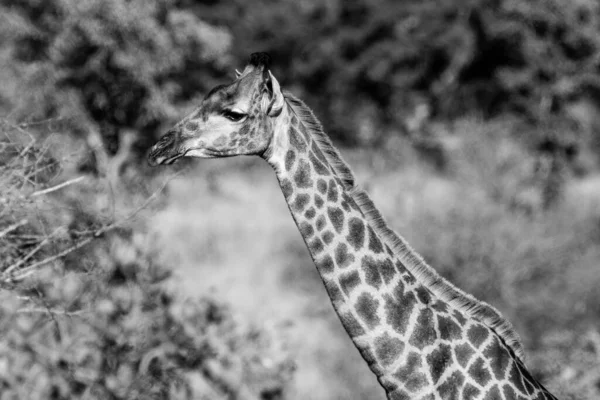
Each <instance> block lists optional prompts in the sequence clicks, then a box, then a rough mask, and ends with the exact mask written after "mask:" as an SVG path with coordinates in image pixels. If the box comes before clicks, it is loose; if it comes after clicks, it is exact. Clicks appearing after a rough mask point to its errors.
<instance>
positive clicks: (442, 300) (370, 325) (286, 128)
mask: <svg viewBox="0 0 600 400" xmlns="http://www.w3.org/2000/svg"><path fill="white" fill-rule="evenodd" d="M267 60H268V59H267V56H265V55H264V54H263V53H258V55H257V54H254V55H253V56H252V58H251V62H250V64H249V65H248V66H247V67H246V69H245V70H244V72H243V73H242V74H240V75H239V76H238V78H237V79H236V81H235V82H234V83H232V84H230V85H227V86H223V87H218V88H217V89H216V90H213V91H212V92H211V93H210V94H209V95H208V96H207V98H206V99H205V100H204V101H203V103H202V104H201V106H200V107H199V109H198V110H196V111H195V112H193V113H192V114H191V115H190V116H188V117H187V118H185V119H184V120H183V121H182V122H180V123H179V124H177V125H176V126H175V128H174V129H172V130H171V131H170V132H169V133H167V135H165V137H163V138H162V139H161V140H160V141H159V142H158V143H157V144H156V145H155V146H154V147H153V149H152V151H151V153H150V158H149V159H150V162H151V163H153V164H157V163H170V162H173V161H174V160H176V159H177V158H179V157H181V156H184V155H191V156H198V157H222V156H231V155H238V154H256V155H259V156H261V157H263V158H264V159H265V160H266V161H267V162H268V163H269V164H270V165H271V166H272V167H273V169H274V170H275V173H276V175H277V179H278V180H279V183H280V186H281V190H282V192H283V195H284V197H285V199H286V202H287V204H288V207H289V209H290V212H291V214H292V217H293V219H294V221H295V223H296V225H297V227H298V229H299V231H300V233H301V235H302V237H303V238H304V241H305V243H306V245H307V247H308V249H309V252H310V254H311V257H312V259H313V261H314V263H315V265H316V267H317V270H318V271H319V274H320V275H321V278H322V280H323V283H324V285H325V288H326V290H327V293H328V294H329V296H330V298H331V302H332V304H333V307H334V309H335V311H336V313H337V314H338V316H339V318H340V320H341V322H342V324H343V326H344V328H345V329H346V331H347V332H348V335H349V336H350V337H351V338H352V341H353V342H354V344H355V345H356V347H357V348H358V350H359V352H360V353H361V355H362V356H363V358H364V359H365V361H366V362H367V363H368V364H369V367H370V368H371V370H372V371H373V373H374V374H375V375H376V376H377V379H378V380H379V383H380V384H381V385H382V387H383V388H384V389H385V391H386V393H387V396H388V398H389V399H393V400H409V399H411V400H412V399H423V400H425V399H427V400H430V399H431V400H437V399H448V400H459V399H460V400H468V399H473V400H474V399H485V400H492V399H498V400H500V399H502V400H513V399H514V400H521V399H524V400H525V399H527V400H534V399H535V400H538V399H539V400H543V399H555V397H554V396H553V395H551V394H550V393H549V392H547V390H546V389H545V388H544V387H543V386H542V385H541V384H540V383H539V382H537V381H536V380H535V379H534V378H533V377H532V376H531V374H530V373H529V372H528V371H527V369H526V367H525V365H524V363H523V361H522V357H523V350H522V347H521V345H520V342H519V340H518V337H517V336H516V333H514V331H513V329H512V326H511V325H510V323H508V321H506V320H504V318H502V316H501V315H500V313H499V312H498V311H497V310H495V309H494V308H492V307H491V306H489V305H487V304H485V303H483V302H479V301H477V300H476V299H474V298H473V297H472V296H470V295H468V294H466V293H463V292H462V291H460V290H459V289H457V288H455V287H454V286H453V285H451V284H450V283H449V282H447V281H445V280H444V279H443V278H441V277H440V276H439V275H437V273H435V271H434V270H433V269H432V268H431V267H429V266H428V265H427V264H426V263H425V262H424V261H423V260H422V259H421V258H420V257H419V256H418V255H417V254H416V253H415V252H414V251H413V250H412V249H410V247H409V246H408V244H407V243H406V242H405V241H404V239H402V238H401V237H400V236H398V235H396V234H395V233H394V232H393V231H391V230H390V229H389V228H388V227H387V225H386V224H385V222H384V221H383V219H382V218H381V215H380V214H379V212H378V211H377V210H376V209H375V207H374V205H373V203H372V202H371V200H370V199H369V197H368V196H367V195H366V193H364V192H363V191H362V190H360V189H359V188H358V187H357V186H356V185H355V183H354V177H353V175H352V172H351V171H350V168H349V167H348V166H347V165H346V164H345V163H344V161H343V160H342V159H341V157H340V156H339V154H338V152H337V150H335V148H333V146H332V145H331V142H330V141H329V139H328V137H327V136H326V135H325V134H324V133H323V131H322V129H321V125H320V124H319V122H318V121H317V120H316V118H315V117H314V115H313V114H312V112H311V111H310V110H309V109H308V107H306V105H304V103H302V102H301V101H300V100H298V99H296V98H294V97H293V96H292V95H291V94H289V93H283V92H281V89H280V88H279V84H278V83H277V81H276V79H275V78H274V77H273V76H272V75H271V73H270V72H269V71H268V69H267V65H266V64H267ZM215 110H216V111H215Z"/></svg>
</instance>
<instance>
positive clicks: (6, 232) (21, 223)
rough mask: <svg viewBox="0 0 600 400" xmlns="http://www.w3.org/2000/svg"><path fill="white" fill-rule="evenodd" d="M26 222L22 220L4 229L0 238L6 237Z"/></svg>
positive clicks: (0, 233)
mask: <svg viewBox="0 0 600 400" xmlns="http://www.w3.org/2000/svg"><path fill="white" fill-rule="evenodd" d="M27 222H28V221H27V220H26V219H22V220H20V221H19V222H17V223H15V224H12V225H10V226H9V227H7V228H6V229H4V230H3V231H1V232H0V238H3V237H4V236H6V235H7V234H8V233H10V232H12V231H14V230H15V229H17V228H20V227H22V226H23V225H26V224H27Z"/></svg>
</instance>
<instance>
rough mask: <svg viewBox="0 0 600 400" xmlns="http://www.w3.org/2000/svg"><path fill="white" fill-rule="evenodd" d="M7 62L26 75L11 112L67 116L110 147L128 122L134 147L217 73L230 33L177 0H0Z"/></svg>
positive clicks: (223, 68) (209, 83)
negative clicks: (179, 3)
mask: <svg viewBox="0 0 600 400" xmlns="http://www.w3.org/2000/svg"><path fill="white" fill-rule="evenodd" d="M2 3H3V4H2V6H0V7H1V8H0V10H1V11H2V14H3V17H2V19H3V23H2V24H0V25H2V26H3V29H2V35H4V36H5V37H8V38H9V40H7V41H5V42H4V44H3V45H2V47H3V50H4V51H3V55H4V56H5V57H7V58H8V59H6V58H5V59H4V60H3V63H4V64H5V66H10V67H12V69H13V70H14V71H15V75H17V76H20V77H21V78H23V81H24V85H23V86H21V87H19V88H18V89H19V95H18V96H17V95H16V93H12V94H9V96H10V97H12V98H16V99H17V101H16V104H12V108H11V112H12V113H13V115H15V116H16V117H17V118H24V119H27V120H32V119H42V118H48V117H63V118H64V117H67V118H72V120H73V121H74V124H75V126H76V128H79V130H80V131H85V132H87V131H89V130H98V131H99V132H100V133H101V137H102V139H103V143H104V148H105V150H106V151H107V152H108V153H109V154H114V153H115V152H116V151H117V149H118V146H119V140H118V138H119V135H120V133H121V132H122V131H123V130H124V129H133V130H135V131H136V132H137V133H138V135H137V137H138V140H139V142H138V145H139V146H141V147H145V143H144V142H151V141H152V140H153V139H154V138H155V134H156V130H157V128H158V127H159V125H160V124H161V123H163V122H164V121H165V120H168V119H169V118H172V117H174V116H175V115H176V114H178V113H179V108H181V107H182V106H185V105H186V104H187V103H188V102H189V101H191V100H192V99H194V97H195V96H198V95H199V94H201V93H202V92H204V91H206V90H208V89H209V88H210V87H212V86H213V85H214V84H215V82H216V81H217V80H220V79H222V78H223V74H224V72H225V71H226V70H227V67H228V65H229V59H228V53H227V51H228V48H229V46H230V41H231V39H230V35H229V34H228V32H227V31H225V30H223V29H220V28H218V27H215V26H212V25H209V24H207V23H206V22H204V21H202V20H201V19H200V18H198V17H197V16H195V15H194V14H193V13H190V12H188V10H186V9H185V8H181V7H179V6H177V5H176V4H175V2H173V1H169V0H157V1H144V0H132V1H126V0H108V1H94V0H84V1H80V0H50V1H39V0H24V1H21V0H18V1H14V0H4V1H3V2H2Z"/></svg>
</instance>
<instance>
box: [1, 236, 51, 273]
mask: <svg viewBox="0 0 600 400" xmlns="http://www.w3.org/2000/svg"><path fill="white" fill-rule="evenodd" d="M59 230H61V228H58V229H56V230H55V231H54V232H52V234H51V235H49V236H46V237H45V238H44V240H42V241H41V242H40V244H38V245H37V246H36V247H35V248H34V249H33V250H31V251H30V252H29V253H28V254H27V255H26V256H25V257H23V258H21V259H20V260H19V261H17V262H16V263H14V264H13V265H11V266H10V267H8V268H6V269H5V270H4V271H3V274H10V273H11V271H12V270H14V269H16V268H18V267H19V266H21V265H23V264H24V263H25V261H27V260H29V259H30V258H31V257H33V256H34V255H35V253H37V252H38V251H39V250H40V249H41V248H42V247H44V246H45V245H46V244H48V242H49V241H50V238H51V237H52V236H54V234H55V233H56V232H58V231H59Z"/></svg>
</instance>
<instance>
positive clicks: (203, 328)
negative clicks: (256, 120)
mask: <svg viewBox="0 0 600 400" xmlns="http://www.w3.org/2000/svg"><path fill="white" fill-rule="evenodd" d="M599 4H600V3H597V2H596V1H594V0H578V1H567V0H532V1H527V2H524V1H520V0H469V1H463V0H450V1H441V0H406V1H402V2H394V1H391V0H352V1H335V0H330V1H326V0H312V1H302V2H298V1H290V0H281V1H278V2H272V1H264V0H259V1H255V2H245V1H238V0H235V1H228V2H225V1H218V0H211V1H190V0H152V1H149V0H106V1H97V0H0V38H1V40H0V190H1V191H0V296H1V298H2V301H1V302H0V332H1V335H0V398H1V399H34V400H35V399H165V398H168V399H306V398H310V399H334V398H339V399H354V398H355V399H373V398H383V393H382V391H381V389H379V387H378V384H377V383H376V381H375V379H374V378H373V376H372V375H371V374H370V372H368V369H367V367H366V365H365V364H364V363H363V362H362V361H361V359H360V356H359V355H358V353H357V352H356V350H355V349H354V348H353V346H352V344H351V343H350V341H349V339H348V338H347V336H346V335H345V333H344V332H343V329H342V328H341V325H340V324H339V322H338V321H337V317H336V316H335V315H334V313H333V310H332V309H331V306H330V304H329V301H328V298H327V296H326V294H325V292H324V290H323V287H322V284H321V282H320V279H319V277H318V275H317V273H316V270H315V269H314V267H313V265H312V263H311V262H310V259H309V257H308V253H307V251H306V250H305V249H304V245H303V244H302V241H301V238H300V236H299V234H298V233H297V231H296V229H295V227H294V225H293V222H292V220H291V218H290V217H289V215H288V212H287V209H286V206H285V203H284V201H283V197H282V196H281V194H280V193H279V188H278V187H277V185H276V183H275V180H274V179H273V176H272V172H271V171H269V169H268V167H266V166H265V165H264V163H261V162H260V160H253V159H239V160H237V159H236V160H232V159H229V160H213V161H202V162H189V161H186V162H181V163H179V164H178V166H177V167H176V168H170V169H169V168H164V169H160V170H151V169H149V168H148V167H147V166H146V164H145V161H144V155H145V152H146V151H147V149H148V146H149V145H150V144H151V143H153V141H154V140H156V139H157V138H158V137H159V136H160V134H161V133H162V132H163V131H164V130H165V129H166V128H168V127H169V126H170V125H171V124H172V123H174V122H175V121H177V120H178V118H180V117H181V116H182V115H184V114H185V112H187V111H189V110H190V109H191V108H192V107H193V106H194V104H196V103H197V102H198V101H199V100H200V99H201V98H202V97H203V95H204V94H205V93H206V92H207V91H208V90H210V89H211V88H212V87H213V86H215V85H216V84H218V83H223V82H226V81H228V80H231V79H232V77H233V72H234V69H235V68H241V67H243V65H244V63H245V61H246V59H247V57H248V55H249V53H250V52H252V51H268V52H270V53H271V55H272V56H273V59H274V63H273V68H272V70H273V73H274V74H275V75H276V76H277V78H278V79H279V81H280V83H281V84H282V86H284V87H285V88H286V89H288V90H290V91H292V92H294V93H295V94H296V95H297V96H298V97H300V98H302V99H303V100H305V101H306V102H307V104H309V105H310V106H311V107H312V108H313V109H314V111H315V113H316V115H317V116H318V117H319V118H320V119H321V121H322V122H323V124H324V126H325V128H326V131H327V132H328V133H329V134H330V136H332V138H333V140H334V142H335V143H336V144H337V145H339V146H341V147H342V148H343V150H342V153H343V155H344V156H345V158H346V159H347V160H348V161H349V163H350V164H351V165H352V166H354V167H355V170H356V173H357V176H358V180H359V181H360V182H361V183H362V185H363V186H364V187H365V188H366V189H367V191H369V192H370V193H371V194H372V197H373V199H374V200H375V203H376V204H377V205H378V206H379V207H380V209H381V211H382V213H383V214H384V215H385V216H386V217H387V220H388V221H389V223H390V224H391V225H392V226H393V227H394V228H395V229H396V230H397V231H399V232H401V233H402V234H403V235H404V236H405V237H406V238H407V239H408V241H409V242H410V243H411V244H412V245H413V246H414V247H416V249H417V250H418V251H419V252H421V254H422V255H423V256H424V257H425V259H426V260H428V261H429V262H430V264H432V265H433V266H434V267H436V268H437V269H438V270H439V271H440V273H442V274H443V275H444V276H446V277H448V278H449V279H451V280H452V281H453V282H455V283H456V284H457V285H458V286H460V287H461V288H463V289H465V290H467V291H468V292H471V293H473V294H474V295H476V296H477V297H479V298H481V299H483V300H486V301H488V302H489V303H491V304H493V305H494V306H496V307H497V308H499V309H500V310H501V311H502V312H503V313H504V315H506V316H507V317H508V318H509V319H510V320H511V321H512V322H513V324H514V325H515V327H516V329H517V331H518V332H519V333H520V334H521V336H522V339H523V341H524V344H525V348H526V353H527V354H528V359H527V360H526V363H527V364H528V365H529V367H530V368H531V369H532V371H533V372H534V374H535V375H536V376H537V377H539V378H540V379H541V380H542V381H543V382H544V383H545V385H546V386H547V387H548V388H549V389H550V390H551V391H553V392H554V393H556V394H557V396H559V398H561V399H597V398H598V396H600V306H599V305H600V291H599V290H598V287H600V273H599V272H600V270H599V264H600V213H599V211H600V175H599V167H600V165H599V163H600V159H599V157H598V154H599V150H600V134H599V133H598V127H599V126H600V120H599V119H598V117H597V115H598V108H599V106H600V104H599V101H600V96H599V94H600V91H599V90H600V86H599V85H600V80H599V78H600V39H599V38H600V5H599Z"/></svg>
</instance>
